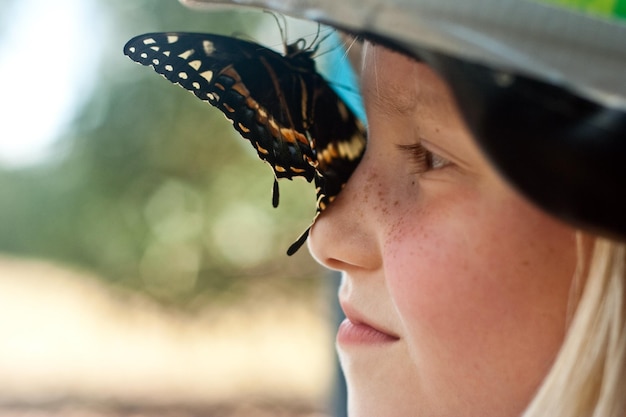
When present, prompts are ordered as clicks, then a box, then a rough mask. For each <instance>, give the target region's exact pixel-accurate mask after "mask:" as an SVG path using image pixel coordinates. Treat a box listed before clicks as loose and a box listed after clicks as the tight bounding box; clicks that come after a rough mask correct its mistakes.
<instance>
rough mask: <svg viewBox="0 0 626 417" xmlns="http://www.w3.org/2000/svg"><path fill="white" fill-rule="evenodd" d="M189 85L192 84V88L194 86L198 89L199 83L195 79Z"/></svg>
mask: <svg viewBox="0 0 626 417" xmlns="http://www.w3.org/2000/svg"><path fill="white" fill-rule="evenodd" d="M191 85H193V88H195V89H196V90H199V89H200V83H199V82H197V81H194V82H193V83H192V84H191Z"/></svg>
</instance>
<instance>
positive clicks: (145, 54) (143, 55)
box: [140, 52, 148, 59]
mask: <svg viewBox="0 0 626 417" xmlns="http://www.w3.org/2000/svg"><path fill="white" fill-rule="evenodd" d="M140 56H141V57H142V58H144V59H145V58H148V54H147V53H145V52H142V53H141V55H140Z"/></svg>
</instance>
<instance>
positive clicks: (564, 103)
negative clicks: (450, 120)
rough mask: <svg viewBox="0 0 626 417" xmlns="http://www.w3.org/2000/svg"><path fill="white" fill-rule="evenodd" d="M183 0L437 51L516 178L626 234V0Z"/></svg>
mask: <svg viewBox="0 0 626 417" xmlns="http://www.w3.org/2000/svg"><path fill="white" fill-rule="evenodd" d="M181 1H182V2H183V3H184V4H185V5H188V6H190V7H196V8H206V7H220V6H221V7H223V6H226V7H231V6H233V5H239V6H249V7H255V8H263V9H269V10H272V11H276V12H280V13H284V14H286V15H289V16H293V17H298V18H303V19H307V20H312V21H317V22H320V23H324V24H327V25H330V26H333V27H336V28H338V29H341V30H343V31H346V32H349V33H352V34H355V35H360V36H363V37H364V38H372V39H375V40H377V41H378V42H381V43H382V44H384V45H386V46H389V47H391V48H394V49H396V50H399V51H401V52H403V53H406V54H408V55H411V56H413V57H415V58H417V59H420V60H423V61H425V62H427V63H428V64H429V65H431V66H432V67H433V68H434V69H435V70H437V71H438V72H439V74H440V75H441V76H442V77H443V78H444V79H445V80H446V81H447V82H448V84H449V85H450V87H451V89H452V91H453V93H454V95H455V97H456V99H457V102H458V104H459V109H460V111H461V113H462V114H463V116H464V117H465V120H466V122H467V125H468V127H469V128H470V129H471V130H472V132H473V134H474V136H475V138H476V140H477V142H478V143H479V145H480V146H481V148H482V149H483V151H484V152H485V153H486V154H487V155H488V157H489V158H490V160H491V161H492V163H493V164H494V166H495V167H496V169H498V170H499V171H500V172H501V173H502V175H503V176H504V177H505V178H506V179H507V180H509V181H510V182H511V183H512V184H513V185H514V186H515V187H516V188H518V189H519V190H520V191H521V192H522V193H523V194H524V195H526V196H527V197H528V198H529V199H530V200H531V201H533V202H535V203H536V204H537V205H539V206H540V207H541V208H543V209H544V210H546V211H548V212H550V213H552V214H554V215H556V216H558V217H560V218H562V219H565V220H567V221H569V222H571V223H573V224H575V225H578V226H582V227H585V228H587V229H590V230H592V231H595V232H598V233H601V234H604V235H608V236H610V237H617V238H620V239H623V240H626V0H606V1H591V0H463V1H458V0H340V1H337V0H181Z"/></svg>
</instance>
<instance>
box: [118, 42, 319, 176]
mask: <svg viewBox="0 0 626 417" xmlns="http://www.w3.org/2000/svg"><path fill="white" fill-rule="evenodd" d="M124 53H125V54H126V55H128V56H129V57H130V58H131V59H132V60H133V61H136V62H138V63H140V64H142V65H146V66H151V67H153V68H154V70H155V71H156V72H157V73H159V74H161V75H163V76H164V77H165V78H167V79H168V80H169V81H170V82H172V83H174V84H179V85H180V86H182V87H183V88H185V89H186V90H188V91H190V92H192V93H193V94H195V95H196V96H197V97H198V98H199V99H200V100H203V101H207V102H209V103H210V104H212V105H213V106H215V107H217V108H218V109H220V110H221V111H222V112H223V113H224V115H225V116H226V117H227V118H228V119H229V120H231V122H232V123H233V126H234V128H235V129H236V130H237V131H238V132H239V133H240V134H241V135H242V136H243V137H244V138H246V139H248V140H249V141H250V143H251V144H252V145H253V146H254V147H255V149H256V150H257V153H258V155H259V157H260V158H261V159H262V160H264V161H266V162H268V163H269V164H270V166H271V167H272V168H273V170H274V174H275V176H276V177H277V178H289V179H291V178H293V177H294V176H302V177H304V178H305V179H306V180H307V181H312V180H313V178H314V176H315V170H314V167H313V165H314V164H313V161H314V153H313V150H312V147H311V143H310V139H309V138H308V137H307V135H306V132H307V131H306V126H307V125H308V124H309V121H305V120H303V117H302V112H292V111H291V107H290V106H289V104H290V103H298V104H300V103H301V102H302V98H301V97H300V94H301V91H302V90H301V88H294V86H298V85H299V84H300V83H299V80H298V77H297V75H295V74H294V72H293V71H292V70H291V69H290V67H289V66H288V63H287V61H286V60H285V59H284V58H283V57H282V55H280V54H278V53H276V52H274V51H272V50H270V49H267V48H264V47H262V46H260V45H257V44H254V43H252V42H247V41H244V40H240V39H235V38H230V37H227V36H220V35H210V34H200V33H149V34H145V35H140V36H137V37H135V38H133V39H131V40H130V41H128V43H127V44H126V46H125V47H124ZM311 62H312V61H311Z"/></svg>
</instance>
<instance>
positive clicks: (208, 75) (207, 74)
mask: <svg viewBox="0 0 626 417" xmlns="http://www.w3.org/2000/svg"><path fill="white" fill-rule="evenodd" d="M200 76H201V77H202V78H204V79H205V80H207V81H208V82H211V80H212V79H213V71H211V70H209V71H204V72H201V73H200Z"/></svg>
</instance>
